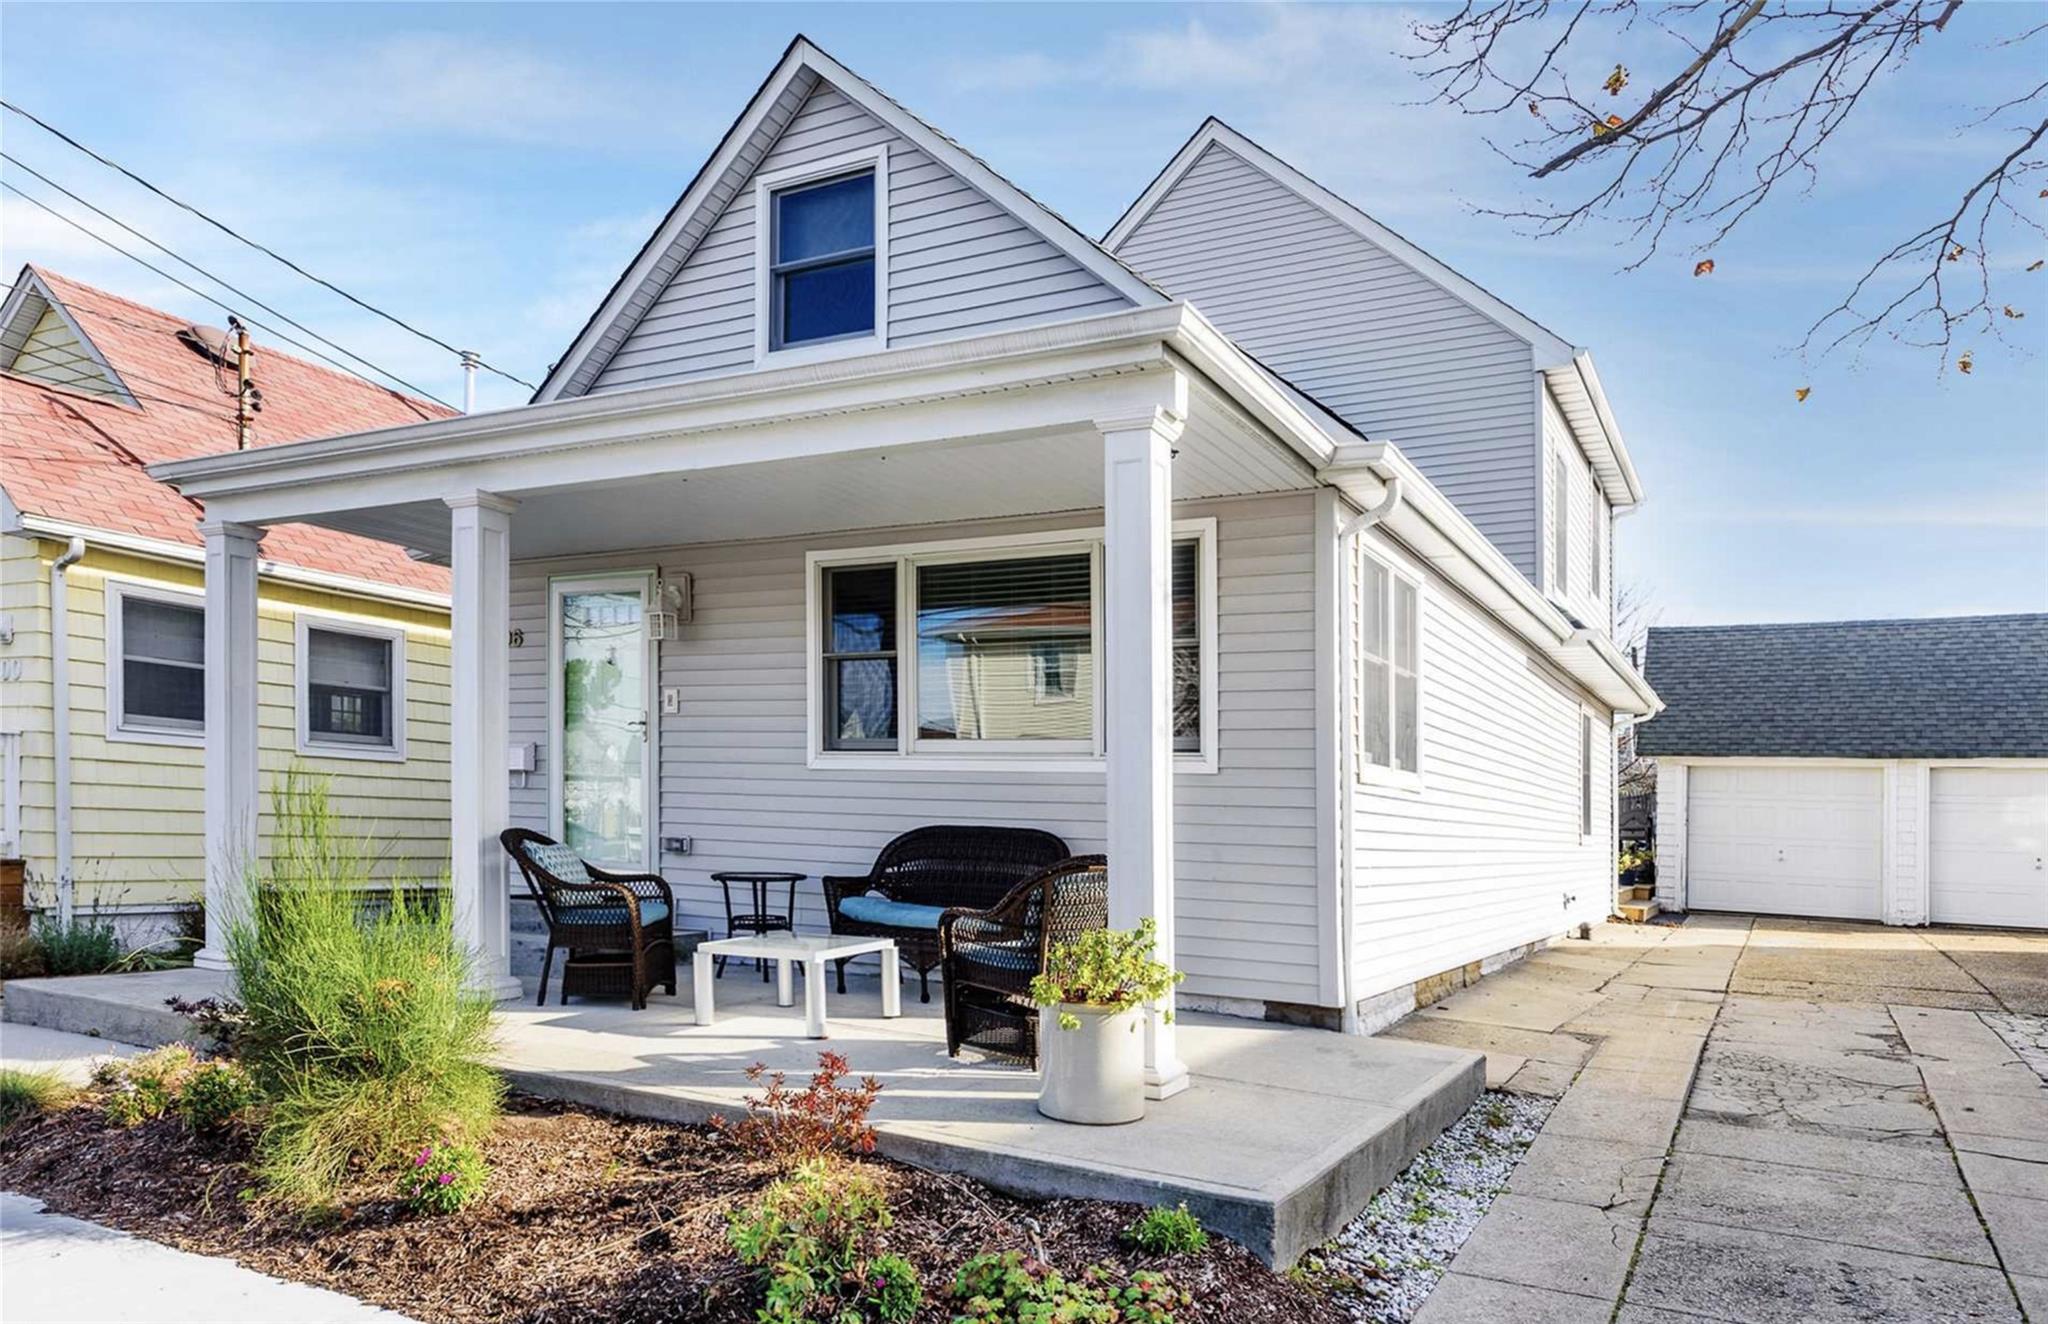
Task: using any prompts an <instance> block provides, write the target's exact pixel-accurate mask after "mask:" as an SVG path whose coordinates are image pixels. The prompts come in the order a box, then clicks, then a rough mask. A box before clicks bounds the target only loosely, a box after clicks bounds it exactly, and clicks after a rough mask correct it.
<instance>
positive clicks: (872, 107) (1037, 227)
mask: <svg viewBox="0 0 2048 1324" xmlns="http://www.w3.org/2000/svg"><path fill="white" fill-rule="evenodd" d="M803 79H809V80H811V81H812V83H813V85H814V84H815V83H816V82H820V81H822V82H826V83H830V84H831V85H832V86H833V87H834V88H835V89H836V90H837V91H838V92H839V93H840V94H841V95H842V96H844V97H845V98H846V99H847V100H848V101H851V102H852V103H854V104H855V105H857V106H859V107H860V108H861V109H862V110H864V111H866V112H867V113H868V114H870V115H872V116H874V117H875V118H876V119H877V120H880V121H881V122H882V123H883V124H886V125H887V126H889V127H890V128H891V129H893V130H895V131H896V132H897V133H898V134H900V135H902V136H903V137H904V138H906V139H908V140H909V141H910V142H911V143H912V144H914V145H915V146H916V147H917V148H918V149H919V150H920V151H922V152H924V153H926V154H927V155H929V156H930V157H931V158H932V159H933V160H934V161H937V162H938V163H939V164H941V165H943V166H944V167H946V168H947V169H948V170H951V171H952V172H953V173H954V174H956V175H959V176H960V177H961V178H963V179H965V180H966V181H967V182H968V183H970V184H972V185H973V186H974V187H976V188H977V189H979V190H981V192H982V193H984V194H986V195H987V196H988V197H989V198H990V199H992V200H993V201H994V202H995V203H996V204H997V205H998V206H1000V207H1002V208H1003V209H1004V210H1006V211H1008V212H1010V213H1011V214H1012V215H1014V216H1016V217H1017V218H1018V219H1019V220H1021V221H1023V222H1024V223H1025V224H1026V225H1028V226H1030V227H1031V228H1032V229H1033V230H1034V231H1036V232H1037V233H1038V234H1039V236H1040V237H1041V238H1043V239H1044V240H1045V241H1046V242H1047V243H1049V244H1051V245H1052V246H1053V247H1054V248H1057V249H1059V250H1060V251H1061V252H1063V253H1065V254H1066V255H1067V256H1068V257H1070V258H1072V259H1073V260H1074V261H1075V262H1077V263H1079V264H1080V265H1081V266H1082V267H1083V268H1085V269H1086V270H1087V271H1088V272H1090V273H1091V274H1092V275H1094V276H1095V277H1096V278H1097V279H1098V280H1101V281H1102V282H1103V283H1104V284H1106V285H1108V286H1109V287H1110V288H1111V289H1114V290H1116V291H1117V292H1118V293H1120V294H1122V295H1123V296H1124V297H1125V298H1127V299H1129V300H1131V302H1132V303H1134V304H1137V305H1139V306H1141V307H1143V306H1149V305H1159V304H1165V303H1167V302H1168V300H1167V298H1166V296H1165V295H1163V294H1161V293H1160V292H1159V291H1158V290H1157V289H1155V288H1153V286H1152V285H1150V284H1149V283H1147V282H1146V281H1145V280H1144V279H1142V278H1141V277H1139V276H1138V275H1137V274H1136V273H1134V272H1133V271H1131V269H1130V268H1129V267H1126V266H1125V265H1124V264H1123V263H1121V262H1119V261H1117V260H1116V258H1114V257H1113V256H1111V255H1110V254H1109V253H1108V252H1106V251H1105V250H1104V249H1103V248H1102V247H1101V246H1099V245H1097V244H1096V243H1094V242H1093V241H1092V240H1090V239H1089V238H1088V237H1087V236H1086V235H1084V234H1082V233H1081V231H1079V230H1078V229H1076V228H1074V226H1073V225H1071V224H1069V223H1068V222H1067V221H1066V220H1065V219H1064V218H1062V217H1060V216H1059V215H1058V214H1057V213H1055V212H1053V211H1052V210H1051V209H1050V208H1048V207H1046V206H1045V205H1044V204H1042V203H1040V202H1039V201H1038V200H1037V199H1035V198H1033V197H1031V196H1030V195H1029V194H1027V193H1025V192H1024V191H1023V190H1022V189H1020V188H1018V187H1017V186H1016V185H1015V184H1012V183H1011V182H1010V181H1009V180H1007V179H1004V178H1003V177H1002V176H1001V175H998V174H997V173H995V171H993V170H991V169H989V168H988V166H986V165H984V164H983V163H982V162H981V161H980V160H978V159H976V158H975V157H974V156H973V155H972V154H971V153H969V152H967V151H966V150H964V149H963V148H961V147H960V146H959V144H957V143H955V142H954V141H953V140H952V139H950V138H947V137H946V136H945V135H944V134H941V133H939V132H938V131H936V130H935V129H933V128H932V127H931V126H930V125H929V124H926V123H925V122H924V121H923V120H921V119H919V118H918V117H917V116H915V115H913V114H911V113H910V112H909V111H907V110H905V109H904V108H903V107H902V106H901V105H899V104H897V103H896V102H895V101H893V100H891V99H890V98H889V97H888V96H886V95H884V94H883V93H882V92H880V91H878V90H877V89H876V88H875V87H874V85H873V84H871V83H869V82H868V81H867V80H866V79H864V78H862V77H860V75H858V74H856V73H854V72H853V71H852V70H851V69H848V68H847V67H846V66H845V65H843V64H841V63H839V61H837V60H835V59H833V58H832V57H831V56H830V55H827V54H826V53H825V52H824V51H822V50H820V49H819V48H818V47H817V46H815V45H813V44H812V43H811V41H810V40H809V39H808V38H805V37H801V36H800V37H798V38H797V39H796V40H794V41H792V42H791V43H790V44H789V49H788V50H786V51H784V52H783V55H782V59H781V60H780V61H779V62H778V63H777V64H776V66H775V68H774V70H773V71H772V72H771V73H770V74H769V75H768V77H767V79H766V80H765V81H764V82H763V83H762V84H761V86H760V88H759V89H758V90H756V91H755V93H754V96H753V98H752V100H750V101H748V103H747V105H746V108H745V109H744V110H742V111H741V112H740V116H739V118H738V119H736V120H735V121H734V122H733V125H732V127H731V128H730V129H728V130H726V134H725V137H724V138H723V139H722V140H721V141H720V142H719V144H718V147H717V148H716V150H714V151H713V152H712V155H711V158H710V160H708V161H706V162H705V163H704V166H703V168H702V169H701V170H699V171H698V173H697V176H696V178H694V179H693V180H691V181H690V185H689V187H688V188H687V189H685V190H684V192H683V195H682V197H681V198H679V199H678V200H677V201H676V205H675V206H674V207H673V208H671V209H670V210H669V213H668V215H667V216H666V217H664V218H663V220H662V222H661V224H660V225H659V226H657V227H656V228H655V231H654V233H653V234H652V235H651V236H649V238H648V240H647V242H646V244H644V245H643V246H642V247H641V249H640V252H639V254H638V255H637V256H636V257H635V258H634V259H633V261H632V262H631V263H630V264H628V266H627V267H626V270H625V271H624V272H623V273H622V274H621V275H620V277H619V279H618V281H617V282H616V283H615V284H614V285H613V286H612V289H611V292H610V293H609V294H607V295H606V296H605V299H604V302H603V303H602V304H600V305H599V306H598V308H597V311H596V312H594V313H593V314H592V315H591V318H590V320H589V322H587V323H585V325H584V327H583V330H582V331H580V332H579V333H578V334H577V336H576V339H575V340H574V341H573V342H572V343H571V344H570V346H569V349H568V351H567V352H566V353H564V354H563V355H562V357H561V359H560V361H558V362H557V363H556V364H555V366H554V368H553V369H552V370H551V371H549V373H548V375H547V379H546V380H545V381H543V382H542V383H541V386H540V389H539V390H538V391H536V392H535V393H534V396H533V403H535V404H544V403H546V402H548V401H551V400H557V399H561V398H562V397H564V396H567V395H580V394H582V393H583V391H585V390H587V389H588V387H589V384H590V382H591V381H592V380H594V379H595V377H596V370H597V367H601V364H602V362H603V361H604V360H605V359H608V358H609V357H610V354H611V352H612V350H611V348H607V347H606V346H605V341H606V340H607V338H610V339H611V340H612V341H613V346H612V348H615V347H616V345H617V344H618V343H620V342H621V341H622V340H623V337H622V336H620V335H619V328H620V324H621V323H622V322H623V321H625V320H626V319H627V318H628V317H635V318H637V316H638V314H637V312H636V311H635V307H634V305H635V304H636V302H637V303H640V304H642V305H643V306H644V304H645V302H646V301H647V300H648V299H649V298H650V297H651V296H650V295H649V293H648V289H649V286H650V285H653V284H655V283H657V282H660V281H662V280H664V279H665V275H664V270H663V269H664V267H666V269H667V270H668V271H673V270H676V269H679V268H680V266H681V264H682V261H683V260H684V259H685V258H686V257H687V256H688V251H687V249H685V250H683V251H681V252H678V251H676V250H677V245H678V241H681V240H685V239H686V238H687V237H688V236H687V232H688V231H689V230H690V228H691V226H692V224H693V223H694V222H696V221H697V220H698V219H699V218H700V216H701V215H702V214H703V213H705V212H706V211H707V209H718V210H722V209H723V208H724V207H725V206H726V205H727V203H728V202H729V200H730V196H731V193H732V191H733V190H734V189H736V188H737V187H738V186H739V184H740V182H741V180H740V179H735V178H733V177H732V176H733V175H734V174H735V173H737V174H739V175H741V176H744V172H745V171H746V170H748V169H750V168H751V161H752V160H758V159H759V154H758V153H755V154H754V155H753V156H752V157H751V158H750V159H743V158H748V153H749V149H750V148H753V147H754V146H755V145H756V144H755V139H756V137H757V135H758V134H759V133H760V132H761V130H762V129H763V128H764V127H765V126H766V125H767V121H768V120H769V117H770V116H771V114H772V113H774V112H775V110H776V107H777V105H778V104H779V103H780V102H781V101H782V99H783V97H784V95H785V93H787V92H789V91H790V89H791V88H792V86H794V85H796V84H797V83H798V82H799V80H803ZM804 90H805V91H806V92H808V90H809V89H808V88H805V89H804ZM775 131H776V132H780V126H777V128H776V130H775ZM701 238H702V233H701V231H700V232H699V234H698V235H697V236H696V237H695V238H689V239H688V244H689V247H694V246H695V244H696V243H697V242H699V241H700V240H701ZM877 238H879V235H878V236H877ZM594 365H597V366H596V367H594Z"/></svg>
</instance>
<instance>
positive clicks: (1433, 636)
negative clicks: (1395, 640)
mask: <svg viewBox="0 0 2048 1324" xmlns="http://www.w3.org/2000/svg"><path fill="white" fill-rule="evenodd" d="M1376 541H1378V542H1379V543H1380V545H1379V546H1377V547H1375V549H1374V550H1375V551H1378V552H1382V553H1384V551H1385V545H1384V542H1383V541H1381V540H1376ZM1425 584H1426V588H1425V597H1426V603H1425V609H1424V613H1423V620H1424V627H1423V641H1422V642H1423V667H1424V672H1423V679H1422V687H1423V701H1422V764H1423V772H1422V785H1421V789H1420V790H1419V791H1411V790H1405V789H1396V788H1391V787H1381V786H1370V785H1361V786H1359V787H1358V789H1357V795H1356V800H1355V803H1354V816H1355V817H1354V825H1355V833H1354V838H1353V840H1354V850H1355V851H1356V888H1357V893H1356V895H1357V905H1356V908H1355V912H1354V925H1355V927H1354V940H1355V943H1356V947H1355V953H1356V955H1355V961H1356V971H1357V974H1356V979H1357V981H1358V982H1357V984H1356V993H1357V995H1358V996H1359V997H1361V998H1363V997H1370V996H1372V995H1374V994H1376V993H1380V992H1384V991H1386V990H1387V989H1391V988H1397V987H1400V986H1401V985H1403V984H1406V983H1409V982H1411V981H1413V980H1415V979H1419V978H1422V977H1425V976H1428V975H1433V974H1437V973H1440V972H1442V971H1445V970H1448V969H1451V968H1453V967H1456V966H1460V965H1464V964H1466V963H1468V962H1472V961H1478V960H1481V959H1483V958H1485V957H1487V956H1490V955H1492V954H1494V953H1496V952H1500V951H1504V950H1507V949H1509V948H1512V947H1516V946H1519V945H1521V944H1524V943H1529V942H1535V941H1539V940H1541V939H1545V938H1550V937H1554V936H1556V935H1557V934H1559V933H1562V932H1564V931H1565V930H1566V929H1567V928H1569V927H1571V926H1573V925H1576V924H1577V923H1579V922H1580V921H1582V920H1585V921H1592V922H1598V921H1599V920H1601V919H1604V918H1605V917H1606V916H1607V914H1608V912H1609V910H1610V908H1611V901H1612V897H1611V895H1610V892H1609V888H1610V887H1611V885H1612V881H1613V877H1612V860H1613V852H1612V849H1611V846H1610V843H1611V842H1612V840H1613V825H1612V793H1611V792H1612V786H1613V780H1612V777H1613V768H1612V758H1613V750H1612V747H1613V742H1612V738H1611V735H1610V734H1609V732H1610V728H1611V718H1610V716H1609V714H1608V713H1607V712H1606V711H1605V710H1599V709H1596V710H1595V714H1596V719H1595V729H1594V740H1593V758H1594V776H1593V782H1594V800H1593V832H1592V834H1591V836H1590V837H1588V838H1586V839H1585V840H1584V841H1581V839H1580V835H1579V715H1580V712H1581V707H1580V696H1579V695H1578V694H1577V693H1576V692H1575V691H1574V690H1573V689H1572V688H1571V687H1570V686H1569V685H1567V684H1566V683H1565V682H1564V681H1563V680H1561V679H1560V678H1558V677H1556V676H1553V675H1551V674H1549V673H1547V672H1546V670H1545V669H1544V668H1543V666H1542V665H1541V663H1540V662H1539V661H1538V660H1537V659H1535V658H1534V657H1532V656H1531V654H1530V653H1529V651H1528V650H1527V648H1526V647H1525V646H1523V645H1522V644H1521V643H1520V642H1519V641H1517V640H1516V639H1515V638H1514V637H1513V636H1512V635H1510V634H1509V633H1508V632H1507V631H1506V630H1505V629H1504V628H1503V627H1502V626H1501V625H1500V624H1499V623H1498V622H1496V621H1494V620H1493V619H1492V618H1491V617H1489V616H1487V615H1485V614H1483V613H1482V612H1480V611H1479V610H1478V609H1477V608H1475V607H1473V606H1472V605H1471V604H1470V603H1469V602H1467V601H1465V600H1464V599H1463V598H1461V597H1459V596H1457V595H1456V594H1455V593H1454V592H1453V591H1452V590H1451V589H1450V588H1449V587H1448V586H1447V585H1446V584H1444V583H1443V582H1442V581H1441V580H1426V581H1425ZM1567 894H1569V895H1571V896H1573V897H1574V898H1575V900H1574V902H1573V903H1572V904H1571V905H1570V906H1567V905H1566V904H1565V897H1566V895H1567Z"/></svg>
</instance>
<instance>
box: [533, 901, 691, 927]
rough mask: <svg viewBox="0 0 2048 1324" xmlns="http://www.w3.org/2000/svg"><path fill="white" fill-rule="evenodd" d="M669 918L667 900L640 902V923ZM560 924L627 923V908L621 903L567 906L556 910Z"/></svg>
mask: <svg viewBox="0 0 2048 1324" xmlns="http://www.w3.org/2000/svg"><path fill="white" fill-rule="evenodd" d="M667 918H668V903H667V902H665V901H642V902H641V903H640V925H641V927H642V928H645V927H647V926H648V925H650V924H659V923H661V921H663V920H665V919H667ZM555 922H556V923H558V924H626V923H630V922H631V921H629V920H628V919H627V918H626V908H625V907H624V906H621V905H605V906H565V907H563V908H561V909H559V910H557V911H556V912H555Z"/></svg>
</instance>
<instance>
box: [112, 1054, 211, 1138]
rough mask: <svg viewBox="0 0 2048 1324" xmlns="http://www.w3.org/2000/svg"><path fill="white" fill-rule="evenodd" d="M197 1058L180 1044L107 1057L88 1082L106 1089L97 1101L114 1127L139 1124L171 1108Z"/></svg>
mask: <svg viewBox="0 0 2048 1324" xmlns="http://www.w3.org/2000/svg"><path fill="white" fill-rule="evenodd" d="M197 1070H199V1059H198V1058H197V1057H195V1056H194V1055H193V1053H192V1050H191V1049H189V1048H187V1047H186V1046H185V1045H183V1044H167V1045H166V1046H164V1047H162V1048H158V1049H153V1050H151V1051H150V1052H147V1053H144V1054H142V1055H141V1056H140V1057H125V1058H123V1057H117V1058H109V1059H107V1060H106V1061H104V1062H102V1063H100V1064H99V1065H98V1066H97V1067H95V1068H93V1073H92V1083H93V1084H95V1085H97V1086H99V1087H100V1088H101V1089H102V1090H104V1091H106V1093H105V1095H104V1097H102V1099H101V1101H100V1106H101V1108H102V1109H103V1110H104V1111H105V1112H106V1115H107V1120H108V1121H110V1122H112V1123H114V1124H115V1125H116V1126H140V1125H141V1124H142V1123H144V1122H148V1121H153V1120H155V1119H156V1118H159V1117H162V1116H163V1115H164V1114H165V1113H167V1112H169V1111H171V1109H172V1107H173V1106H175V1105H176V1104H177V1102H178V1095H179V1092H180V1091H181V1090H183V1089H184V1087H185V1082H186V1080H187V1079H189V1078H190V1077H191V1076H192V1074H193V1073H194V1072H195V1071H197Z"/></svg>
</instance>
